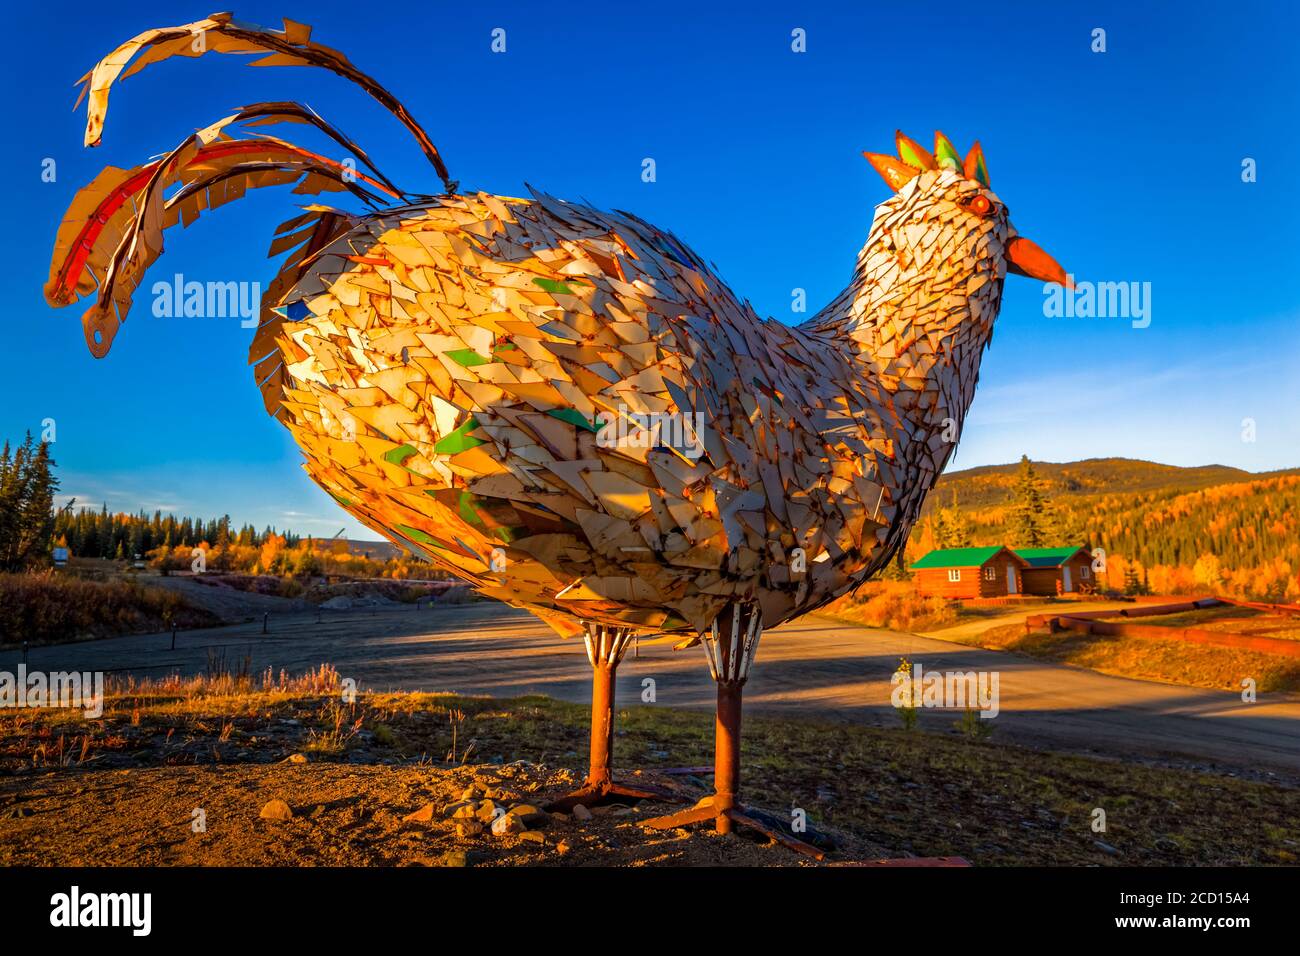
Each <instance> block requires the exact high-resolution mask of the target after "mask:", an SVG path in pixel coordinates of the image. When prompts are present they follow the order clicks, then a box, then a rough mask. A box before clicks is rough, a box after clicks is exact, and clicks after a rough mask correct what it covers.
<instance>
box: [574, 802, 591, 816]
mask: <svg viewBox="0 0 1300 956" xmlns="http://www.w3.org/2000/svg"><path fill="white" fill-rule="evenodd" d="M591 816H592V814H591V810H590V809H588V807H587V805H586V804H583V803H580V804H578V805H577V806H576V807H574V808H573V819H575V820H590V819H591Z"/></svg>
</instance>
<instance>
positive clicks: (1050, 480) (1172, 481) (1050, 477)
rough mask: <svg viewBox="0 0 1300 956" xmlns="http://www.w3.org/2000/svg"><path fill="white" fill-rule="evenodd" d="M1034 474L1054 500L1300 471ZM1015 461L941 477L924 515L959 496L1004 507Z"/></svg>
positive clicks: (1049, 469) (1055, 467)
mask: <svg viewBox="0 0 1300 956" xmlns="http://www.w3.org/2000/svg"><path fill="white" fill-rule="evenodd" d="M1033 464H1034V470H1035V471H1036V472H1038V476H1039V478H1041V479H1043V481H1044V482H1045V483H1046V490H1047V493H1048V495H1049V496H1051V497H1052V498H1053V499H1057V498H1061V497H1062V496H1073V495H1098V494H1135V493H1138V492H1152V491H1165V492H1174V493H1185V492H1189V491H1197V490H1199V489H1202V488H1211V487H1214V486H1215V485H1227V484H1235V483H1240V482H1249V481H1258V480H1260V479H1264V478H1274V477H1283V476H1287V475H1300V468H1289V469H1286V470H1284V471H1272V472H1260V473H1254V472H1249V471H1243V470H1242V469H1240V468H1230V467H1228V466H1227V465H1198V466H1196V467H1192V468H1181V467H1179V466H1177V465H1162V464H1160V463H1159V462H1154V461H1141V460H1139V459H1135V458H1087V459H1084V460H1083V461H1067V462H1050V461H1036V462H1034V463H1033ZM1018 467H1019V466H1018V465H1017V464H1015V463H1012V464H1009V465H984V466H981V467H979V468H967V469H964V470H963V471H954V472H949V473H947V474H944V475H942V476H940V478H939V483H938V485H937V486H936V489H935V492H934V493H933V494H931V495H930V497H929V499H928V500H927V501H926V505H925V508H924V509H923V511H922V514H923V515H924V514H928V513H929V512H930V511H932V510H933V509H934V508H935V507H938V506H940V505H943V506H946V505H948V504H949V503H951V501H952V495H953V493H954V492H955V493H956V495H957V501H958V504H959V505H961V507H963V508H984V507H988V506H990V505H1000V504H1002V503H1004V502H1005V501H1006V499H1007V497H1008V496H1009V495H1010V494H1011V488H1012V486H1013V484H1014V483H1015V477H1016V469H1017V468H1018Z"/></svg>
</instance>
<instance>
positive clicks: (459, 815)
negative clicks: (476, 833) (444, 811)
mask: <svg viewBox="0 0 1300 956" xmlns="http://www.w3.org/2000/svg"><path fill="white" fill-rule="evenodd" d="M477 811H478V804H475V803H462V804H458V805H457V807H456V809H455V810H453V811H452V812H451V814H450V816H451V818H452V819H453V820H472V819H474V815H475V813H476V812H477Z"/></svg>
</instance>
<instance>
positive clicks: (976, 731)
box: [953, 707, 993, 740]
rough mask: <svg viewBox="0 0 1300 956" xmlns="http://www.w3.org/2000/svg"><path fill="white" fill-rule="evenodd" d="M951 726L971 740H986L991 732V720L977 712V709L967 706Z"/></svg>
mask: <svg viewBox="0 0 1300 956" xmlns="http://www.w3.org/2000/svg"><path fill="white" fill-rule="evenodd" d="M953 726H954V727H956V728H957V730H958V731H959V732H960V733H961V734H962V735H963V736H966V737H969V738H971V739H972V740H987V739H988V738H989V736H990V735H991V734H992V733H993V723H992V721H988V720H985V719H984V718H982V717H981V716H980V714H979V711H978V710H975V709H973V708H971V707H967V708H966V711H965V713H963V714H962V715H961V719H960V720H958V721H955V722H954V723H953Z"/></svg>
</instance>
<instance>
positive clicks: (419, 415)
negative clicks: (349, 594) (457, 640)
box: [46, 14, 1065, 637]
mask: <svg viewBox="0 0 1300 956" xmlns="http://www.w3.org/2000/svg"><path fill="white" fill-rule="evenodd" d="M200 35H201V36H202V37H203V38H204V42H203V43H201V44H196V43H195V42H194V37H196V36H200ZM142 50H147V53H146V54H145V55H144V56H142V57H141V58H140V60H139V61H138V62H137V63H135V65H133V66H132V67H131V68H130V70H129V71H128V75H129V73H130V72H135V71H136V70H138V69H140V68H142V67H143V66H144V65H146V64H148V63H152V62H156V61H158V60H161V59H164V58H165V57H167V56H171V55H185V56H195V55H199V54H202V53H205V52H218V53H249V52H266V53H269V54H270V55H271V58H270V60H268V61H265V62H268V63H271V64H272V65H278V64H295V65H317V66H324V67H327V68H329V69H332V70H334V71H335V72H338V73H341V74H343V75H344V76H347V77H349V78H350V79H353V80H355V81H356V82H358V83H359V84H361V85H362V86H363V88H365V89H366V90H367V91H368V92H370V93H371V94H372V95H373V96H374V97H375V98H376V99H378V100H379V101H380V102H381V103H382V104H384V105H385V106H387V107H389V108H390V109H392V110H393V112H394V113H396V115H397V116H398V118H399V119H400V120H401V121H402V122H403V124H404V125H406V127H407V128H408V129H409V130H410V131H411V132H412V133H413V134H414V135H415V137H416V140H417V142H418V143H419V145H420V147H421V148H422V150H423V151H424V152H425V154H426V156H428V157H429V159H430V160H431V162H432V163H433V165H434V167H435V169H436V170H437V171H438V173H439V175H440V176H441V177H442V179H443V182H444V185H445V186H446V191H445V192H444V193H443V194H442V195H438V196H436V197H434V196H427V195H423V194H418V193H408V192H406V191H404V190H402V189H400V188H398V187H397V186H396V185H394V184H393V183H392V181H391V180H389V179H387V178H386V177H384V176H383V175H382V174H381V173H380V172H379V171H378V170H377V169H376V168H375V167H374V165H373V164H372V163H371V162H370V161H369V159H368V157H367V156H366V154H365V153H364V152H362V151H361V149H360V147H358V146H356V145H355V144H353V143H352V142H351V141H350V140H348V139H347V138H346V137H344V136H343V135H342V134H341V133H340V132H339V131H338V130H336V129H335V128H334V127H332V126H330V125H329V124H328V123H326V122H325V121H324V120H323V119H321V118H320V117H319V116H318V115H317V114H316V113H315V112H313V111H311V110H309V109H307V108H305V107H301V106H298V105H297V104H292V103H263V104H256V105H254V106H250V107H246V108H244V109H242V110H240V111H239V112H237V113H236V114H234V115H232V116H229V117H226V118H224V119H222V120H220V121H219V122H217V123H215V124H213V125H212V126H210V127H207V128H205V129H203V130H201V131H200V132H199V133H197V134H194V135H193V136H187V137H185V138H184V139H183V140H182V141H181V143H180V144H179V145H178V146H177V147H176V148H175V149H174V150H172V152H170V153H168V154H167V155H166V156H165V157H164V158H162V159H160V160H156V161H154V162H151V163H148V164H145V165H144V166H141V167H137V168H136V169H134V170H119V169H114V168H112V167H110V168H109V169H107V170H105V172H104V173H103V174H101V176H100V177H99V178H98V179H97V180H96V181H95V182H94V183H92V184H91V185H90V186H88V187H87V188H86V189H85V190H83V191H82V193H80V194H79V195H78V196H77V198H76V199H75V200H74V202H73V205H72V207H71V209H69V212H68V214H67V217H66V218H65V221H64V223H63V226H62V227H61V228H60V232H59V237H58V241H57V243H56V248H55V255H54V261H53V263H52V266H51V274H50V281H49V283H48V284H47V287H46V292H47V297H48V299H49V301H50V302H51V303H52V304H55V305H64V304H68V303H69V302H72V301H74V300H75V299H76V298H77V297H79V296H82V295H86V294H89V293H90V292H92V291H94V292H96V299H95V303H94V305H92V307H91V309H90V310H89V311H88V312H87V313H86V315H85V316H84V317H83V324H84V325H85V332H86V339H87V343H88V345H89V347H90V349H91V351H92V352H93V353H94V354H96V355H97V356H102V355H104V354H106V353H107V351H108V349H109V347H110V345H111V343H112V340H113V337H114V335H115V334H116V333H117V332H118V331H119V327H120V325H121V322H122V320H123V319H124V318H125V316H126V312H127V310H128V309H129V307H130V303H131V297H132V294H133V292H134V290H135V288H136V286H137V285H138V284H139V282H140V281H142V278H143V275H144V271H145V270H146V269H147V268H148V266H149V265H150V264H151V263H152V262H153V261H155V260H156V259H157V257H158V256H159V255H160V254H161V252H162V234H163V230H164V229H165V228H167V227H168V226H171V225H174V224H176V223H178V222H180V223H184V224H186V225H188V224H189V223H190V222H191V221H193V220H194V219H195V218H196V217H198V216H199V215H200V213H203V212H206V211H208V210H211V209H214V208H216V207H217V206H220V205H222V204H224V203H225V202H228V201H230V200H232V199H236V198H239V197H240V196H242V195H243V194H244V192H245V190H246V189H248V188H255V187H259V186H266V185H277V184H284V183H296V184H297V186H298V188H297V189H296V190H295V191H296V192H299V193H303V192H307V193H313V192H314V193H319V192H322V191H337V192H341V191H346V192H349V193H351V194H352V195H353V196H355V197H357V198H358V199H360V200H361V201H362V202H364V203H365V204H367V205H368V206H369V207H370V208H369V210H368V211H364V212H345V211H343V210H340V209H335V208H332V207H329V206H324V205H318V204H310V205H307V206H305V207H303V210H302V212H301V213H300V214H299V215H297V216H295V217H294V218H293V219H291V220H289V221H288V222H286V223H284V224H283V225H282V226H281V227H280V229H279V230H278V231H277V234H276V235H277V238H276V239H275V240H274V242H273V243H272V247H271V252H272V254H277V253H281V252H287V253H288V256H287V257H286V259H285V261H284V262H283V264H282V266H281V268H280V271H279V274H278V275H277V276H276V278H275V279H274V281H273V282H272V283H270V285H269V287H268V289H267V292H266V295H265V297H264V300H263V303H262V316H261V324H260V327H259V328H258V330H257V332H256V333H255V335H254V338H253V344H252V349H251V352H250V360H251V361H252V363H253V364H254V366H255V369H256V377H257V383H258V385H259V387H260V388H261V390H262V393H263V396H264V399H265V402H266V406H267V409H268V411H269V412H271V413H272V414H273V415H274V416H276V417H277V418H278V419H279V420H280V421H281V422H283V424H284V425H285V426H287V427H288V428H289V429H290V431H291V432H292V433H293V435H294V437H295V439H296V440H297V442H298V444H299V445H300V446H301V448H302V450H303V452H304V455H305V468H306V470H307V471H308V473H309V474H310V475H311V477H312V478H313V479H314V480H315V481H316V482H317V483H319V484H320V485H321V487H323V488H324V489H325V490H326V491H328V492H329V493H330V494H331V495H332V496H333V497H334V498H335V499H336V500H337V501H338V502H339V504H340V505H342V507H344V508H345V509H347V510H348V511H349V512H350V513H352V514H353V515H354V516H356V518H358V519H359V520H360V521H361V522H362V523H364V524H365V525H367V526H369V527H370V528H372V529H374V530H375V531H377V532H379V533H381V534H383V535H385V536H386V537H389V538H390V539H392V540H394V541H396V542H399V543H400V544H402V545H404V546H405V547H406V548H408V549H409V550H411V551H414V552H416V553H418V554H420V555H423V556H425V557H427V558H428V559H429V560H430V561H432V562H433V563H434V564H436V565H438V566H439V567H441V568H444V569H447V570H449V571H451V572H453V573H454V574H456V575H457V576H459V577H460V578H462V579H464V580H466V581H468V582H469V583H470V584H472V585H473V586H474V587H475V588H477V589H478V590H479V591H480V592H482V593H484V594H486V595H490V596H493V597H497V598H501V599H503V600H506V601H509V602H510V603H513V604H516V605H518V606H521V607H526V608H528V609H529V610H531V611H533V612H534V613H536V614H537V615H538V616H539V617H541V618H542V619H543V620H545V621H547V622H548V623H550V624H551V625H552V626H553V627H554V628H555V629H556V630H557V631H559V632H560V633H562V634H565V635H571V634H577V633H581V632H582V631H583V630H584V628H585V627H586V625H587V624H590V623H591V622H596V623H599V624H601V625H604V626H608V627H613V628H618V629H621V630H620V633H623V634H626V633H628V632H629V631H631V630H637V631H659V632H665V631H667V632H673V631H676V632H681V633H683V634H684V635H687V636H688V637H689V636H691V635H696V634H699V633H702V632H706V631H708V630H709V628H710V627H711V626H712V625H713V622H714V621H715V620H716V619H717V617H718V615H719V614H720V613H722V612H723V611H724V609H726V608H728V607H731V606H733V605H739V604H741V603H744V604H746V605H747V606H753V607H755V608H756V609H757V610H758V611H759V612H760V616H761V621H762V623H763V624H764V625H766V626H772V625H775V624H777V623H780V622H781V621H784V620H788V619H789V618H791V617H793V616H795V615H798V614H801V613H804V612H806V611H808V610H811V609H813V608H816V607H818V606H819V605H822V604H824V603H826V602H827V601H830V600H832V599H834V598H835V597H837V596H839V595H841V594H843V593H845V592H846V591H848V590H850V589H851V588H853V587H855V586H856V585H858V584H860V583H861V582H863V581H864V580H866V578H867V577H868V576H870V575H871V574H872V573H873V572H874V571H876V570H877V569H879V568H880V567H881V566H883V565H884V564H885V563H886V562H887V561H888V560H889V559H890V557H891V555H892V554H893V553H894V552H895V551H896V550H897V549H898V548H899V547H900V546H901V545H902V544H903V542H904V541H905V540H906V536H907V533H908V531H909V529H910V527H911V525H912V523H913V522H914V520H915V519H916V517H917V515H918V513H919V510H920V507H921V504H922V502H923V500H924V498H925V495H926V493H927V492H928V491H929V489H930V488H931V487H932V485H933V483H934V481H935V479H936V477H937V476H938V474H939V473H940V471H941V470H942V468H943V466H944V464H945V462H946V461H947V459H948V457H949V455H950V454H951V452H952V450H953V447H954V446H955V442H956V439H957V437H958V435H959V434H960V430H961V424H962V421H963V420H964V417H965V414H966V410H967V408H968V406H969V404H970V401H971V398H972V397H973V394H974V387H975V382H976V378H977V374H978V368H979V360H980V355H981V353H982V351H983V349H984V347H985V346H986V345H987V344H988V341H989V337H990V335H991V332H992V324H993V320H994V318H995V317H996V315H997V312H998V308H999V305H1000V299H1001V291H1002V282H1003V278H1004V276H1005V274H1006V272H1015V273H1021V274H1024V275H1029V276H1033V277H1036V278H1039V279H1042V280H1044V281H1054V282H1063V281H1065V275H1064V273H1063V272H1062V270H1061V268H1060V267H1059V266H1057V265H1056V263H1055V262H1053V261H1052V260H1051V259H1050V258H1049V257H1048V256H1047V255H1046V254H1045V253H1043V252H1042V251H1041V250H1039V249H1038V247H1036V246H1034V245H1033V244H1032V243H1030V242H1029V241H1028V240H1026V239H1023V238H1020V237H1019V236H1018V235H1017V234H1016V232H1015V230H1014V229H1013V228H1012V226H1011V223H1010V220H1009V218H1008V214H1007V210H1006V207H1005V206H1004V205H1003V203H1002V202H1001V200H1000V199H999V198H998V197H997V196H996V195H995V194H994V193H993V192H992V191H991V190H990V189H989V178H988V171H987V168H986V166H985V163H984V157H983V153H982V151H981V150H980V148H979V146H978V144H977V145H976V146H975V147H974V148H973V149H972V150H971V151H970V153H969V154H968V155H967V156H966V157H965V159H962V158H960V157H959V156H958V154H957V152H956V150H955V149H954V148H953V147H952V145H951V143H949V141H948V140H947V139H946V138H945V137H943V136H942V135H941V134H940V135H938V136H937V137H936V146H935V150H934V152H933V153H931V152H930V151H928V150H926V149H924V148H923V147H921V146H920V145H918V144H917V143H915V142H914V141H913V140H910V139H908V138H907V137H905V136H903V135H902V134H901V133H900V134H899V135H898V140H897V143H898V147H899V157H898V158H894V157H891V156H884V155H878V154H867V156H868V159H869V160H870V161H871V163H872V164H873V165H874V166H875V168H876V169H877V170H878V171H879V172H880V173H881V175H882V176H883V177H884V178H885V180H886V182H887V183H888V184H889V185H890V187H892V189H893V190H894V194H893V195H892V196H891V197H890V198H889V199H888V200H887V201H886V202H884V203H882V204H881V205H880V207H879V209H878V210H877V213H876V216H875V219H874V222H873V225H872V227H871V231H870V235H869V237H868V240H867V243H866V245H865V246H864V248H863V249H862V252H861V254H860V256H859V258H858V264H857V269H856V271H855V273H854V275H853V277H852V280H851V282H850V284H849V285H848V287H847V288H846V289H845V290H844V292H843V293H842V294H841V295H840V296H838V297H837V298H836V299H835V300H834V301H833V302H832V303H831V304H830V305H828V306H827V307H826V308H825V309H823V310H822V311H821V312H820V313H818V314H817V315H816V316H814V317H813V318H812V319H810V320H809V321H807V322H805V323H804V324H803V325H800V326H798V327H790V326H787V325H784V324H782V323H780V322H777V321H775V320H772V319H763V318H760V317H759V316H758V315H756V314H755V313H754V311H753V310H752V309H751V308H750V306H749V305H748V303H747V302H745V301H744V300H742V299H740V298H738V297H737V296H736V295H734V294H733V293H732V291H731V290H730V289H729V288H728V287H727V286H726V285H725V284H724V283H723V282H722V281H721V280H720V279H719V278H718V277H717V276H716V275H715V274H714V273H713V271H712V269H711V268H710V267H709V266H708V265H707V264H706V263H705V262H704V260H702V259H701V258H700V257H699V256H697V255H696V254H695V253H693V252H692V251H691V250H689V249H688V248H687V247H686V246H685V245H684V244H683V243H682V242H681V241H679V240H678V239H676V238H675V237H674V236H673V235H672V234H670V233H667V232H664V231H662V230H660V229H657V228H655V227H653V226H651V225H649V224H648V223H646V222H644V221H642V220H640V219H638V218H636V217H634V216H632V215H630V214H627V213H621V212H603V211H599V210H596V209H592V208H589V207H587V206H583V205H578V204H574V203H568V202H562V201H559V200H557V199H554V198H551V197H549V196H546V195H542V194H538V193H534V194H533V195H532V196H531V197H529V198H514V197H506V196H495V195H489V194H487V193H482V192H478V193H473V192H467V191H461V190H459V189H457V187H456V184H455V183H454V182H452V181H451V180H450V178H449V176H448V174H447V172H446V168H445V166H444V165H443V162H442V159H441V157H440V155H439V154H438V152H437V150H436V149H435V148H434V147H433V145H432V143H431V141H430V140H429V137H428V136H427V135H426V134H425V133H424V131H423V129H422V128H421V127H419V125H418V124H416V123H415V121H414V120H413V119H412V118H411V116H410V114H409V112H408V111H406V110H405V108H404V107H402V106H401V105H400V104H399V103H397V101H396V100H395V99H394V98H393V97H392V95H391V94H389V93H388V92H387V91H385V90H384V89H383V88H382V87H380V86H379V85H378V84H377V83H376V82H375V81H373V80H372V79H370V78H369V77H368V76H366V75H365V74H362V73H360V72H359V71H358V70H357V69H356V68H355V67H353V66H352V65H351V63H350V62H349V61H348V60H347V59H346V58H345V57H343V56H342V54H339V53H337V52H336V51H334V50H331V49H330V48H328V47H324V46H322V45H320V44H317V43H315V42H313V41H312V40H311V39H310V28H308V27H306V26H304V25H301V24H297V23H293V22H291V21H286V23H285V27H284V29H283V30H266V29H263V28H260V27H254V26H250V25H247V24H243V23H240V22H239V21H236V20H234V19H232V18H231V17H230V16H229V15H228V14H214V15H213V16H212V17H210V18H208V19H207V20H204V21H199V22H197V23H194V24H186V25H184V26H182V27H176V28H169V29H166V30H154V31H148V32H146V33H142V34H141V35H140V36H138V37H136V38H135V39H133V40H132V41H130V42H129V43H128V44H126V45H124V46H123V47H121V48H119V49H118V50H117V51H115V52H114V53H113V54H111V55H110V56H109V57H107V58H105V59H104V60H103V61H101V62H100V63H99V64H98V65H97V66H96V67H95V69H94V70H92V71H91V73H89V74H87V76H86V78H85V81H86V83H87V87H88V89H89V92H90V111H89V119H88V123H87V133H86V136H87V143H88V144H94V143H97V142H98V141H99V137H100V135H101V133H102V129H103V120H104V116H105V114H106V111H107V104H108V93H109V88H110V86H111V85H112V83H113V82H114V81H115V80H116V79H117V78H118V76H119V75H120V74H122V72H123V69H124V68H125V67H126V65H127V63H128V62H129V61H130V60H131V58H132V57H134V56H135V55H136V54H137V53H139V52H140V51H142ZM270 123H298V124H310V125H312V126H314V127H316V128H317V129H318V130H320V131H322V132H324V133H325V134H326V135H327V136H329V137H330V138H331V139H333V140H334V141H335V142H336V143H337V144H339V145H342V146H343V147H344V148H346V149H348V150H349V151H350V152H351V153H352V154H353V155H354V156H355V157H356V160H357V161H359V164H360V166H359V167H358V165H357V161H354V162H353V163H352V165H351V167H349V166H348V165H347V164H345V163H340V162H338V161H335V160H331V159H327V158H326V157H324V156H321V155H318V154H316V153H313V152H309V151H307V150H303V149H300V148H298V147H296V146H293V145H292V144H291V143H288V142H287V141H284V140H281V139H277V138H274V137H271V136H267V135H247V132H246V131H247V130H248V129H249V128H250V127H254V126H256V127H262V126H265V125H267V124H270ZM241 130H243V131H245V133H244V135H236V133H238V132H239V131H241ZM349 168H351V170H352V174H351V175H349V174H348V171H349Z"/></svg>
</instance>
